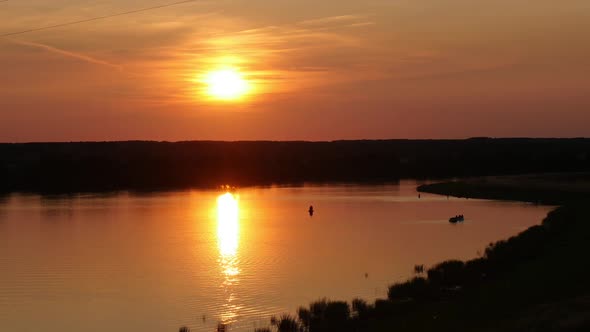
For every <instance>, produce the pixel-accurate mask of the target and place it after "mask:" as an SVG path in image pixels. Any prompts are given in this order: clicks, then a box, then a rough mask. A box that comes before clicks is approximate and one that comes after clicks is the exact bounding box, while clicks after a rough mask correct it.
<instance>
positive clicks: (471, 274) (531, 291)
mask: <svg viewBox="0 0 590 332" xmlns="http://www.w3.org/2000/svg"><path fill="white" fill-rule="evenodd" d="M587 181H588V175H587V174H584V173H577V174H561V175H529V176H520V177H516V176H513V177H492V178H480V179H471V180H465V181H456V182H446V183H437V184H430V185H424V186H420V187H419V188H418V190H419V191H421V192H429V193H436V194H442V195H452V196H457V197H473V198H487V199H502V200H519V201H525V202H534V203H543V204H555V205H561V206H560V207H558V208H556V209H555V210H553V211H551V212H550V213H549V214H548V215H547V217H546V218H545V219H544V220H543V222H542V223H541V225H538V226H533V227H531V228H529V229H527V230H525V231H523V232H521V233H520V234H518V235H516V236H514V237H511V238H509V239H507V240H503V241H498V242H496V243H491V244H490V245H489V246H488V247H487V248H485V252H484V254H483V255H482V256H481V257H479V258H476V259H473V260H470V261H467V262H461V261H447V262H442V263H440V264H438V265H436V266H433V267H426V268H425V271H424V272H422V273H417V274H416V277H415V278H413V279H412V280H409V281H407V282H403V283H398V284H394V285H392V286H391V287H390V288H389V293H388V298H387V299H383V300H377V301H375V302H374V303H372V304H369V303H366V302H365V301H363V300H360V299H357V300H354V301H353V302H352V304H348V303H346V302H331V301H318V302H316V303H312V304H311V305H310V306H309V307H308V308H301V309H300V310H299V312H298V317H282V318H279V319H276V320H275V321H274V322H275V324H274V325H275V326H276V328H277V329H278V330H279V331H294V330H296V329H299V328H303V329H304V330H308V331H543V332H544V331H587V330H590V283H588V280H590V261H589V260H588V259H587V257H586V255H587V254H588V253H589V252H590V249H588V246H587V243H590V208H588V206H590V205H589V204H588V203H590V186H588V182H587Z"/></svg>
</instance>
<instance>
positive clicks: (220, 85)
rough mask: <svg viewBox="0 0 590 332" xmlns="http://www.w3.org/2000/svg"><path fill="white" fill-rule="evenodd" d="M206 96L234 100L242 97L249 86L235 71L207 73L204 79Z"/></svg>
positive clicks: (224, 70) (225, 70) (226, 70)
mask: <svg viewBox="0 0 590 332" xmlns="http://www.w3.org/2000/svg"><path fill="white" fill-rule="evenodd" d="M205 83H206V84H207V94H208V95H209V96H211V97H214V98H216V99H221V100H234V99H239V98H240V97H242V96H244V95H245V94H246V93H247V92H248V90H249V88H250V86H249V83H248V81H246V80H245V79H244V77H243V76H242V74H240V72H239V71H237V70H236V69H220V70H215V71H212V72H209V73H208V74H207V76H206V78H205Z"/></svg>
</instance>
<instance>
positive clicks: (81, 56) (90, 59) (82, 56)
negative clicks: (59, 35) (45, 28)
mask: <svg viewBox="0 0 590 332" xmlns="http://www.w3.org/2000/svg"><path fill="white" fill-rule="evenodd" d="M10 42H11V43H13V44H16V45H21V46H27V47H34V48H38V49H42V50H45V51H47V52H50V53H54V54H58V55H62V56H64V57H68V58H73V59H77V60H80V61H84V62H87V63H91V64H95V65H100V66H107V67H111V68H115V69H117V70H122V69H123V67H122V66H120V65H117V64H113V63H110V62H108V61H105V60H101V59H98V58H95V57H92V56H89V55H86V54H82V53H78V52H72V51H67V50H63V49H60V48H57V47H53V46H50V45H46V44H41V43H34V42H28V41H20V40H10Z"/></svg>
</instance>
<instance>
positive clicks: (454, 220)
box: [449, 214, 465, 224]
mask: <svg viewBox="0 0 590 332" xmlns="http://www.w3.org/2000/svg"><path fill="white" fill-rule="evenodd" d="M464 220H465V217H464V216H463V215H462V214H459V215H456V216H454V217H451V218H449V222H450V223H451V224H456V223H458V222H463V221H464Z"/></svg>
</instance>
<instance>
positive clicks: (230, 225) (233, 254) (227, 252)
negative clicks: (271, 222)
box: [217, 193, 240, 324]
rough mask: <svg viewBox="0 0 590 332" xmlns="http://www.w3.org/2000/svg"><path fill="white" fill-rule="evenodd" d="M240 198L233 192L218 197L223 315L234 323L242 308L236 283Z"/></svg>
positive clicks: (222, 317)
mask: <svg viewBox="0 0 590 332" xmlns="http://www.w3.org/2000/svg"><path fill="white" fill-rule="evenodd" d="M239 217H240V216H239V204H238V199H237V198H236V197H234V195H232V194H231V193H225V194H223V195H220V196H219V197H217V241H218V244H219V265H220V267H221V271H222V273H223V278H224V279H223V283H222V285H221V287H223V289H224V291H225V292H226V296H227V302H226V304H225V305H224V310H223V313H222V315H221V321H222V323H224V324H229V323H232V322H233V321H234V320H235V318H236V317H237V311H238V309H239V308H240V307H239V306H238V305H237V304H236V303H235V302H236V299H237V298H236V294H235V292H234V289H233V288H234V287H233V286H234V285H236V284H237V283H238V281H239V279H238V276H239V274H240V269H239V266H238V265H239V261H238V244H239V236H240V218H239Z"/></svg>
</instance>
